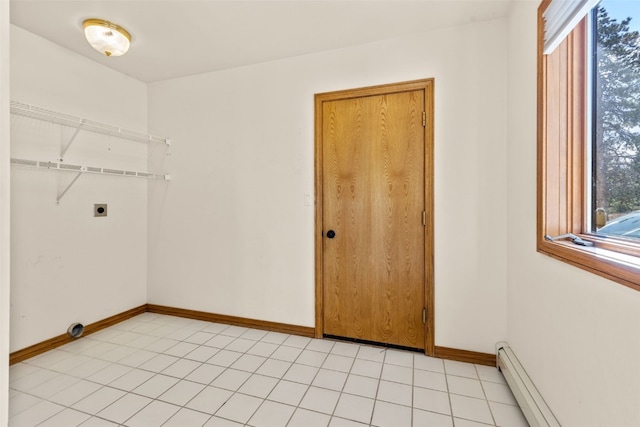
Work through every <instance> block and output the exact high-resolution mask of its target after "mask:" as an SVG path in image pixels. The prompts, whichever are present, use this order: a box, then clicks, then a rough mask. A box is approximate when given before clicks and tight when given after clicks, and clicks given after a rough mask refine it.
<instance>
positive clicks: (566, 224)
mask: <svg viewBox="0 0 640 427" xmlns="http://www.w3.org/2000/svg"><path fill="white" fill-rule="evenodd" d="M550 3H551V0H543V1H542V3H541V4H540V6H539V7H538V52H537V55H538V81H537V84H538V97H537V103H538V111H537V115H538V117H537V119H538V127H537V132H538V150H537V202H538V203H537V205H538V208H537V250H538V252H540V253H543V254H545V255H548V256H551V257H553V258H555V259H558V260H560V261H563V262H566V263H568V264H570V265H573V266H575V267H578V268H581V269H583V270H586V271H589V272H591V273H594V274H597V275H599V276H601V277H605V278H607V279H610V280H613V281H615V282H617V283H620V284H622V285H625V286H628V287H630V288H632V289H635V290H638V291H640V243H635V242H630V241H628V240H624V239H616V238H612V237H606V238H605V237H600V236H596V235H594V234H591V233H590V232H589V231H588V227H587V226H588V216H589V215H590V212H589V207H588V206H587V198H588V191H590V187H591V184H590V182H589V178H588V176H589V174H588V172H589V165H588V164H587V162H588V159H589V153H588V150H589V141H588V138H589V132H588V130H587V126H588V124H589V117H588V116H587V115H588V114H591V113H590V112H589V111H588V108H589V105H588V96H589V95H588V91H589V90H590V89H589V85H588V82H589V76H588V75H587V73H588V72H589V71H588V67H587V58H588V56H587V55H589V52H588V48H589V43H588V41H587V37H588V30H587V28H588V20H589V15H587V16H586V17H585V18H584V19H583V20H582V21H581V22H580V23H579V24H578V25H577V26H576V27H575V28H574V29H573V31H572V32H571V33H570V34H569V35H568V36H567V37H566V39H565V40H564V41H563V42H562V43H561V44H560V45H559V46H558V47H557V48H556V49H555V50H554V52H552V53H550V54H547V55H545V54H544V52H543V50H544V18H543V13H544V11H545V10H546V8H547V7H548V6H549V4H550ZM566 233H572V234H575V235H577V236H579V237H580V238H582V239H584V240H587V241H589V242H592V243H593V246H590V247H589V246H587V247H585V246H579V245H575V244H574V243H571V242H570V241H549V240H546V239H545V237H544V236H545V235H550V236H557V235H561V234H566Z"/></svg>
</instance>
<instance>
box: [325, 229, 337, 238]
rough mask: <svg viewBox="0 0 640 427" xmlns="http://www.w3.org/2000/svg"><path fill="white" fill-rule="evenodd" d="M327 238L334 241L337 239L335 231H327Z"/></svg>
mask: <svg viewBox="0 0 640 427" xmlns="http://www.w3.org/2000/svg"><path fill="white" fill-rule="evenodd" d="M327 237H328V238H330V239H333V238H334V237H336V232H335V231H333V230H329V231H327Z"/></svg>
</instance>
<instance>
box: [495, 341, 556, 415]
mask: <svg viewBox="0 0 640 427" xmlns="http://www.w3.org/2000/svg"><path fill="white" fill-rule="evenodd" d="M496 348H497V353H498V369H500V371H502V375H504V378H505V379H506V380H507V384H508V385H509V388H510V389H511V392H512V393H513V396H514V397H515V398H516V401H517V402H518V405H520V409H521V410H522V413H523V414H524V416H525V418H526V419H527V422H528V423H529V425H530V426H531V427H560V423H559V422H558V420H557V419H556V417H555V416H554V415H553V413H552V412H551V409H549V406H548V405H547V404H546V402H545V401H544V399H543V398H542V395H540V392H538V389H536V386H535V385H534V384H533V382H532V381H531V378H529V375H527V373H526V372H525V370H524V368H523V367H522V365H521V364H520V361H519V360H518V358H517V357H516V355H515V353H514V352H513V350H512V349H511V347H509V344H507V343H505V342H501V343H498V345H497V346H496Z"/></svg>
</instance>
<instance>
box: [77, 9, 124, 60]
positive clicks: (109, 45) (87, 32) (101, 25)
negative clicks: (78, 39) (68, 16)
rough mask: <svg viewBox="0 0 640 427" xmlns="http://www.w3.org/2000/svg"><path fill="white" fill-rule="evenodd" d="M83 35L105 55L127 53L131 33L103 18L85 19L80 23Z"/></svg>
mask: <svg viewBox="0 0 640 427" xmlns="http://www.w3.org/2000/svg"><path fill="white" fill-rule="evenodd" d="M82 26H83V27H84V36H85V37H86V38H87V41H88V42H89V44H90V45H91V46H93V48H94V49H95V50H97V51H98V52H100V53H103V54H105V55H107V56H120V55H124V54H125V53H127V50H129V45H130V44H131V34H129V32H128V31H127V30H125V29H124V28H122V27H121V26H119V25H116V24H114V23H113V22H109V21H105V20H104V19H95V18H91V19H87V20H85V21H84V22H83V23H82Z"/></svg>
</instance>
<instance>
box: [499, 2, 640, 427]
mask: <svg viewBox="0 0 640 427" xmlns="http://www.w3.org/2000/svg"><path fill="white" fill-rule="evenodd" d="M536 7H537V2H516V5H515V7H514V9H513V11H512V14H511V16H510V19H509V37H508V40H509V46H508V54H509V61H508V64H509V69H508V77H509V81H508V88H509V98H508V99H509V103H508V105H509V109H508V111H509V114H508V162H507V164H508V177H509V179H508V237H509V238H508V251H507V253H508V262H507V266H508V282H509V288H508V317H507V325H508V340H509V342H510V343H511V345H512V347H513V348H514V350H515V352H516V354H517V355H518V357H519V359H520V360H521V362H522V363H523V365H524V367H525V369H526V370H527V372H528V373H529V375H530V376H531V377H532V379H533V381H534V383H535V384H536V386H537V387H538V389H539V390H540V392H541V393H542V395H543V396H544V397H545V399H546V401H547V402H548V403H549V405H550V406H551V409H552V410H553V412H554V413H555V415H556V416H557V417H558V419H559V421H560V423H561V424H562V425H563V426H566V427H573V426H576V427H577V426H580V427H588V426H616V427H632V426H638V425H640V363H639V361H640V310H639V307H640V292H637V291H633V290H631V289H628V288H625V287H623V286H621V285H618V284H616V283H613V282H610V281H607V280H604V279H601V278H599V277H598V276H595V275H593V274H589V273H587V272H584V271H582V270H579V269H577V268H574V267H571V266H569V265H567V264H564V263H561V262H559V261H556V260H554V259H551V258H549V257H546V256H543V255H541V254H538V253H537V252H536V250H535V248H536V243H535V237H536V236H535V232H536V170H535V167H536V164H535V160H534V159H535V157H536Z"/></svg>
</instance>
